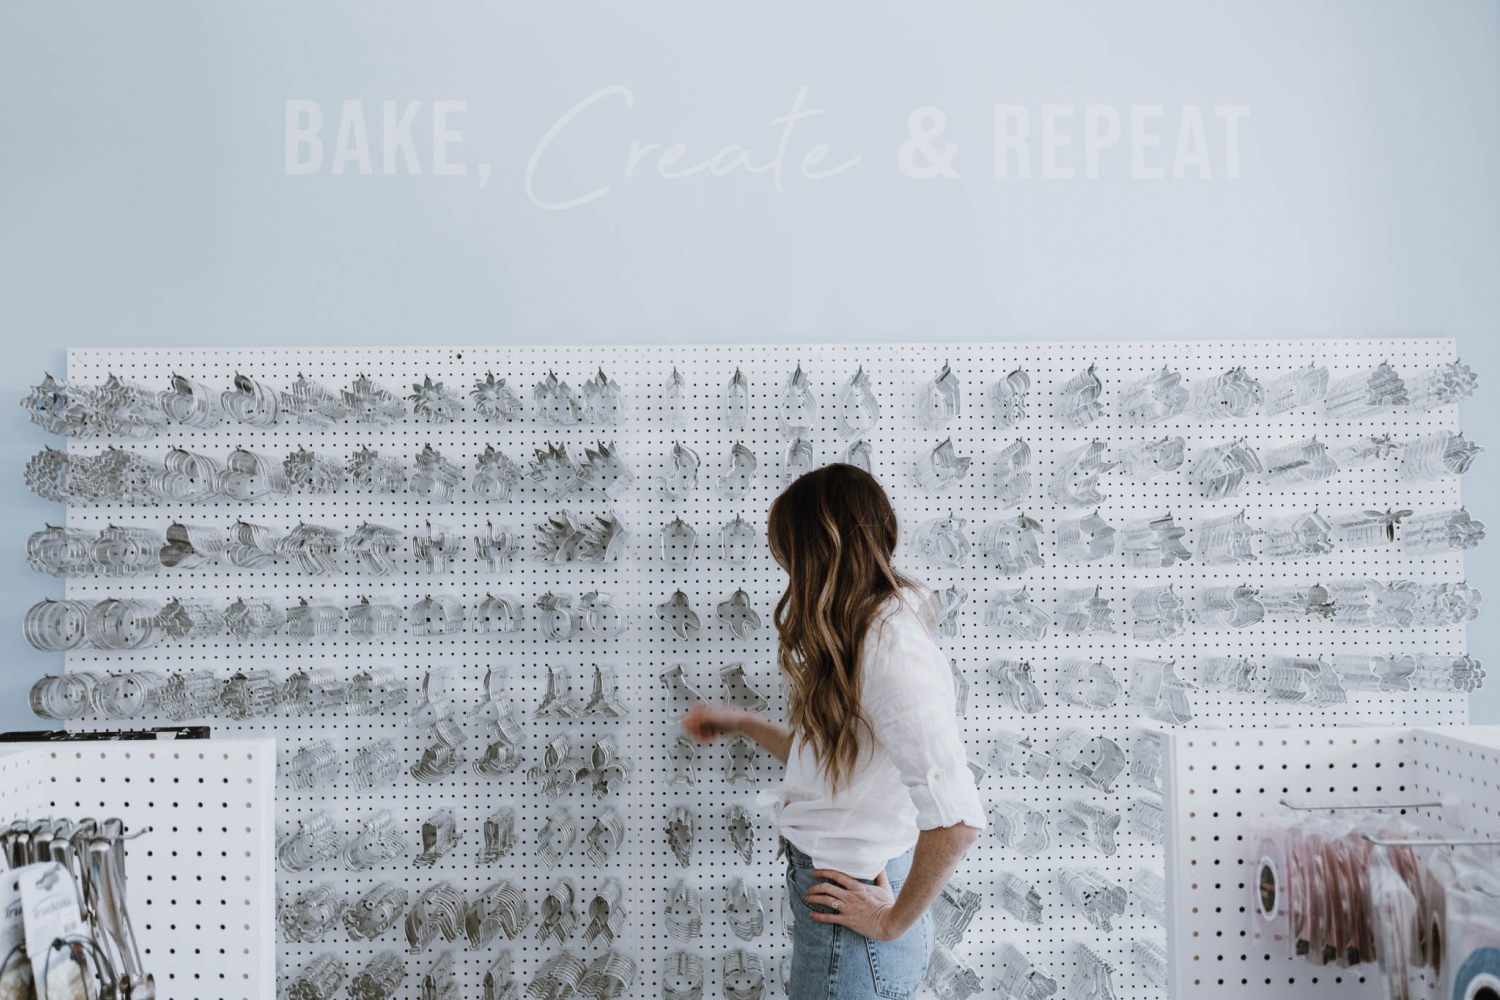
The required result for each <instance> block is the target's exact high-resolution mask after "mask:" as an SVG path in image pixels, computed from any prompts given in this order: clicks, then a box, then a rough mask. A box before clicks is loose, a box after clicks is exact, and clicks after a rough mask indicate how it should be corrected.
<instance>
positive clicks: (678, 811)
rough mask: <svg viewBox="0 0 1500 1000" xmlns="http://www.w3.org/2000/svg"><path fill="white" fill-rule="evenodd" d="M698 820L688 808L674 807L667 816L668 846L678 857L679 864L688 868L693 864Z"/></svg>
mask: <svg viewBox="0 0 1500 1000" xmlns="http://www.w3.org/2000/svg"><path fill="white" fill-rule="evenodd" d="M696 827H697V818H696V817H695V816H694V815H693V811H692V810H691V809H689V808H688V807H687V806H681V805H679V806H673V807H672V811H671V812H669V813H668V814H667V845H668V846H669V847H671V848H672V853H673V854H674V855H675V856H676V857H677V863H678V864H679V865H681V866H682V867H684V868H687V867H689V866H691V865H692V863H693V839H694V834H695V830H696Z"/></svg>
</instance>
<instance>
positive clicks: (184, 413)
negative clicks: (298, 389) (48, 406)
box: [33, 374, 224, 430]
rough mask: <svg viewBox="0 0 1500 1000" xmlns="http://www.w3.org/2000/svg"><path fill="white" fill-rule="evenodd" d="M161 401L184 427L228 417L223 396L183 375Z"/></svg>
mask: <svg viewBox="0 0 1500 1000" xmlns="http://www.w3.org/2000/svg"><path fill="white" fill-rule="evenodd" d="M47 377H48V378H51V376H50V375H49V376H47ZM33 391H35V390H33ZM157 403H158V405H159V406H161V411H162V413H163V414H164V415H165V416H166V418H167V419H168V420H170V421H172V422H173V423H176V424H182V425H183V426H184V427H192V428H195V429H197V430H207V429H208V428H210V427H216V426H218V424H219V422H220V421H222V420H223V419H224V406H223V404H222V403H221V402H220V400H219V395H218V394H217V393H215V392H214V391H213V390H212V389H210V388H209V387H208V386H206V385H204V384H203V383H202V382H195V381H194V380H193V379H190V378H186V377H184V376H182V375H176V374H174V375H173V376H172V377H171V380H170V382H169V388H166V389H163V390H162V391H161V394H160V395H158V396H157Z"/></svg>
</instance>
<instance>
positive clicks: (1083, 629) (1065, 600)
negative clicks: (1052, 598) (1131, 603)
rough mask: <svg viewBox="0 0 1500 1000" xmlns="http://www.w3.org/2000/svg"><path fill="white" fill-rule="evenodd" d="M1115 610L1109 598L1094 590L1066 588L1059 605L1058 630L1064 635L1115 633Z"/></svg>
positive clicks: (1097, 589) (1096, 588)
mask: <svg viewBox="0 0 1500 1000" xmlns="http://www.w3.org/2000/svg"><path fill="white" fill-rule="evenodd" d="M1113 615H1114V612H1113V611H1112V610H1111V609H1110V606H1109V598H1107V597H1104V596H1102V595H1101V594H1100V588H1098V587H1095V588H1094V589H1093V590H1071V589H1070V590H1064V591H1063V592H1062V595H1061V599H1060V600H1059V601H1058V605H1057V630H1058V631H1059V632H1061V633H1063V634H1064V635H1083V634H1085V633H1088V634H1103V635H1113V634H1114V632H1115V626H1114V621H1113Z"/></svg>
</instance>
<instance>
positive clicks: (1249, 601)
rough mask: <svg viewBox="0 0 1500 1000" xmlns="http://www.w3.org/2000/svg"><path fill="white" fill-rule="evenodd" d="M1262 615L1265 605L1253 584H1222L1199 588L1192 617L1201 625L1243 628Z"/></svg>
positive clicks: (1263, 615)
mask: <svg viewBox="0 0 1500 1000" xmlns="http://www.w3.org/2000/svg"><path fill="white" fill-rule="evenodd" d="M1265 616H1266V606H1265V605H1264V604H1262V603H1261V601H1260V597H1259V596H1258V592H1257V591H1256V590H1255V588H1253V587H1246V586H1243V585H1241V586H1238V587H1236V586H1233V585H1225V586H1220V587H1208V588H1206V589H1204V590H1202V591H1200V592H1199V594H1198V608H1197V612H1196V614H1195V615H1194V616H1193V620H1194V621H1195V622H1196V623H1197V624H1198V625H1201V626H1202V627H1204V628H1245V627H1246V626H1249V625H1255V624H1257V623H1258V622H1260V621H1261V620H1262V619H1264V618H1265Z"/></svg>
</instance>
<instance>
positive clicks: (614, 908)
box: [584, 876, 630, 948]
mask: <svg viewBox="0 0 1500 1000" xmlns="http://www.w3.org/2000/svg"><path fill="white" fill-rule="evenodd" d="M629 919H630V911H629V910H628V909H626V908H625V887H624V886H623V885H621V884H620V880H619V879H617V878H615V877H613V876H611V877H609V878H607V879H605V880H604V884H603V885H601V886H599V888H598V889H596V890H595V891H594V898H593V899H591V900H589V926H588V929H587V930H586V931H585V932H584V938H585V940H587V941H588V943H589V944H593V943H594V941H595V940H596V939H598V938H601V937H602V938H603V939H604V946H605V947H606V948H607V947H609V946H610V945H612V944H614V943H615V938H616V937H617V936H618V935H619V933H620V929H621V928H623V927H624V926H625V921H627V920H629Z"/></svg>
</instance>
